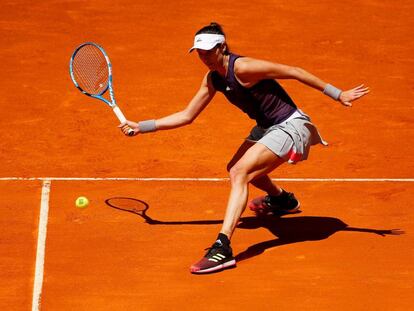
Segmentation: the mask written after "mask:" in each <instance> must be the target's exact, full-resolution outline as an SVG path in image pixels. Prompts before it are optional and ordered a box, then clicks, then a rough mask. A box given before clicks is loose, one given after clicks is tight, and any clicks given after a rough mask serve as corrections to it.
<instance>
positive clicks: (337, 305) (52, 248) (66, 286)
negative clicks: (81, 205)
mask: <svg viewBox="0 0 414 311" xmlns="http://www.w3.org/2000/svg"><path fill="white" fill-rule="evenodd" d="M413 8H414V5H413V3H412V1H406V0H403V1H398V3H396V2H394V1H390V0H387V1H375V0H367V1H342V2H335V3H333V2H327V1H305V0H293V1H289V2H285V1H245V0H242V1H237V3H236V2H234V3H233V2H223V1H204V2H194V1H170V2H168V1H158V0H155V1H154V0H153V1H147V0H144V1H131V0H121V1H105V0H102V1H93V0H92V1H50V0H46V1H34V2H33V1H23V0H22V1H15V0H8V1H2V2H1V4H0V9H1V10H0V44H1V49H0V59H1V61H0V74H1V75H0V77H1V78H0V79H1V81H0V93H1V97H0V111H1V114H0V118H1V122H0V132H1V133H2V134H1V135H2V139H1V142H0V163H1V167H0V177H103V178H105V177H226V170H225V167H226V163H227V161H228V160H229V159H230V158H231V156H232V154H233V152H234V151H235V150H236V149H237V147H238V145H239V144H240V143H241V142H242V140H243V138H244V137H245V136H246V135H247V134H248V132H249V130H250V128H251V127H252V126H253V122H252V121H251V120H249V119H248V118H247V117H246V116H244V115H243V114H242V113H241V112H239V111H238V110H237V109H236V108H234V107H233V106H231V105H230V104H228V103H227V102H226V101H225V100H224V98H223V96H221V95H220V94H218V95H217V96H216V98H215V99H214V100H213V102H212V103H211V104H210V105H209V107H207V109H206V110H205V111H204V112H203V113H202V114H201V115H200V116H199V118H198V119H197V120H196V121H195V122H194V123H193V124H192V125H191V126H187V127H185V128H181V129H176V130H171V131H165V132H157V133H154V134H148V135H142V136H138V137H134V138H127V137H124V136H123V135H122V134H121V132H120V131H119V130H118V129H117V128H116V126H117V125H118V124H117V120H116V118H115V116H114V115H113V113H112V112H111V111H110V110H109V109H108V108H107V107H106V106H105V105H104V104H103V103H101V102H99V101H96V100H92V99H90V98H88V97H86V96H84V95H82V94H81V93H79V92H78V91H77V90H76V88H75V87H74V86H73V84H72V82H71V80H70V78H69V74H68V63H69V57H70V55H71V53H72V51H73V49H74V48H75V47H76V46H77V45H78V44H80V43H82V42H84V41H95V42H97V43H99V44H101V45H102V46H104V47H105V49H106V50H107V52H108V54H109V56H110V58H111V60H112V63H113V70H114V87H115V95H116V97H117V100H118V103H119V106H120V107H121V109H122V110H123V112H124V113H125V115H126V116H127V117H128V118H130V119H133V120H142V119H148V118H158V117H162V116H164V115H167V114H170V113H173V112H176V111H179V110H180V109H182V108H184V107H185V106H186V104H187V103H188V101H189V100H190V99H191V98H192V96H193V95H194V94H195V92H196V90H197V89H198V86H199V84H200V82H201V79H202V76H203V74H204V73H205V71H206V69H205V68H204V67H203V65H202V64H201V62H200V61H199V60H198V58H197V55H196V54H190V55H189V54H187V50H188V48H189V47H191V45H192V39H193V35H194V33H195V31H196V30H198V29H199V28H200V27H202V26H204V25H205V24H208V23H209V22H210V21H213V20H214V21H217V22H219V23H221V24H223V26H224V27H225V31H226V32H227V37H228V42H229V45H230V48H231V49H232V50H233V51H234V52H237V53H239V54H242V55H248V56H252V57H257V58H263V59H268V60H272V61H276V62H280V63H285V64H289V65H296V66H300V67H302V68H304V69H306V70H308V71H310V72H312V73H314V74H315V75H317V76H319V77H321V78H322V79H323V80H325V81H328V82H330V83H332V84H334V85H336V86H338V87H340V88H343V89H347V88H351V87H354V86H356V85H358V84H360V83H365V84H366V85H368V86H369V87H370V88H371V93H370V94H369V95H368V96H367V97H365V98H363V99H361V100H360V101H358V102H355V104H354V107H353V108H351V109H346V108H344V107H342V106H340V105H339V104H338V103H335V102H333V101H332V100H330V99H329V98H327V97H326V96H323V95H321V94H320V92H317V91H315V90H313V89H311V88H309V87H306V86H304V85H302V84H300V83H298V82H296V81H280V82H281V83H282V85H283V86H284V87H285V88H286V90H287V91H288V92H289V94H291V96H292V97H293V99H294V101H295V102H296V103H297V104H298V106H299V107H300V108H301V109H302V110H304V111H305V112H306V113H308V114H309V115H310V116H311V117H312V120H313V121H314V123H315V124H316V125H317V126H318V127H319V129H320V131H321V133H322V135H323V137H324V138H325V139H326V140H327V141H328V142H329V143H330V146H329V147H327V148H324V147H321V146H316V147H314V148H313V149H312V151H311V154H310V158H309V160H308V161H306V162H304V163H300V164H298V165H296V166H292V165H284V166H282V167H281V168H280V169H278V170H277V171H276V172H274V173H272V177H275V178H277V177H280V178H310V177H313V178H413V175H414V174H413V173H414V162H413V160H412V154H413V152H414V147H413V146H414V141H413V135H414V128H413V121H414V120H413V102H412V98H413V95H414V88H413V85H414V83H413V82H414V81H413V79H412V73H413V72H414V63H413V59H412V55H413V51H414V49H413V47H414V43H413V40H411V38H412V29H413V28H414V27H413V26H414V25H413V19H412V16H413V13H414V12H413ZM41 186H42V184H41V182H40V181H28V180H25V181H6V180H1V181H0V199H1V200H0V208H1V211H0V231H1V236H0V242H1V243H0V276H1V278H0V279H1V283H0V310H29V309H30V308H31V301H32V287H33V278H34V271H35V255H36V243H37V233H38V217H39V206H40V194H41ZM281 186H283V187H285V188H286V189H287V190H289V191H293V192H295V193H296V195H297V196H298V197H299V198H300V200H301V202H302V207H303V212H302V213H301V214H296V215H291V216H285V217H282V218H269V219H264V220H258V219H256V218H254V217H253V214H251V213H250V212H249V211H246V213H245V214H244V215H243V218H242V221H241V223H240V225H239V228H238V229H237V230H236V233H235V235H234V237H233V240H232V246H233V250H234V254H235V255H237V259H238V266H237V268H235V269H231V270H227V271H224V272H221V273H217V274H210V275H205V276H195V275H191V274H190V273H189V271H188V268H189V266H190V265H191V264H192V263H193V262H195V261H197V260H198V259H200V257H201V256H202V255H203V254H204V252H203V249H204V248H205V247H208V246H210V244H211V243H212V242H213V240H214V238H215V236H216V234H217V232H218V231H219V229H220V221H221V219H222V217H223V215H224V209H225V204H226V200H227V195H228V191H229V188H230V186H229V184H228V182H226V181H222V182H179V181H176V182H171V181H170V182H161V181H155V182H149V181H93V182H87V181H52V185H51V193H50V210H49V223H48V228H47V229H48V232H47V240H46V258H45V266H44V268H45V270H44V283H43V290H42V299H41V309H42V310H178V309H179V310H212V309H213V310H254V309H257V310H364V311H365V310H375V311H377V310H409V309H410V308H412V301H413V298H414V297H413V294H412V293H413V285H414V281H413V280H414V272H413V268H414V258H413V252H412V245H414V244H413V243H414V240H413V237H412V235H411V233H412V231H413V230H414V221H413V219H414V212H413V209H412V208H411V205H412V204H411V202H412V200H413V191H414V185H413V183H410V182H387V183H384V182H364V183H361V182H354V183H351V182H346V183H344V182H326V183H320V182H319V183H311V182H298V183H294V182H283V183H281ZM260 194H261V193H260V192H258V191H257V190H254V189H252V191H251V197H254V196H257V195H260ZM80 195H85V196H87V197H89V199H90V200H91V204H90V206H89V207H88V208H87V209H84V210H80V209H77V208H75V207H74V200H75V199H76V197H78V196H80ZM117 196H125V197H130V198H135V199H140V200H143V201H145V202H147V203H148V204H149V206H150V208H149V210H148V212H147V214H148V215H149V216H150V217H151V218H152V219H154V220H158V221H159V222H160V223H158V224H148V223H145V222H144V219H143V218H142V217H140V216H138V215H135V214H131V213H127V212H122V211H120V210H116V209H113V208H111V207H109V206H107V205H106V204H105V200H106V199H108V198H111V197H117ZM391 229H401V230H404V231H405V232H406V234H403V235H390V234H388V233H390V231H387V230H391ZM379 234H384V235H385V237H382V236H381V235H379Z"/></svg>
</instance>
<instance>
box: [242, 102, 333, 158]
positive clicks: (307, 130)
mask: <svg viewBox="0 0 414 311" xmlns="http://www.w3.org/2000/svg"><path fill="white" fill-rule="evenodd" d="M246 140H249V141H253V142H257V143H260V144H263V145H265V146H266V147H267V148H269V149H270V150H271V151H272V152H273V153H275V154H276V155H277V156H279V157H280V158H282V159H283V160H285V161H287V162H288V163H291V164H294V163H297V162H299V161H303V160H306V159H307V158H308V155H309V150H310V147H311V146H312V145H316V144H323V145H325V146H327V145H328V143H327V142H325V141H324V140H323V139H322V137H321V135H320V134H319V132H318V129H317V128H316V126H315V125H314V124H313V123H312V122H311V120H310V118H309V116H307V115H306V114H305V113H303V112H302V111H300V110H299V109H298V110H297V111H296V112H295V113H294V114H292V115H291V116H290V117H289V118H288V119H287V120H286V121H283V122H282V123H279V124H276V125H273V126H271V127H269V128H267V129H264V128H262V127H259V126H255V127H253V129H252V130H251V132H250V135H249V136H248V137H247V138H246Z"/></svg>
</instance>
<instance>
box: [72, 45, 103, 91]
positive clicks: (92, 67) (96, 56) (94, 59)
mask: <svg viewBox="0 0 414 311" xmlns="http://www.w3.org/2000/svg"><path fill="white" fill-rule="evenodd" d="M73 73H74V77H75V80H76V82H77V83H78V85H79V87H80V88H81V89H82V90H84V91H85V92H87V93H89V94H92V95H100V94H102V93H103V92H104V91H105V90H106V89H107V87H108V79H109V69H108V64H107V62H106V58H105V56H104V54H103V53H102V52H101V51H100V50H99V49H98V48H97V47H95V46H93V45H85V46H83V47H82V48H81V49H80V50H79V51H78V53H77V54H76V55H75V58H74V60H73Z"/></svg>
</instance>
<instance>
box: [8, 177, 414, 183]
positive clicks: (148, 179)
mask: <svg viewBox="0 0 414 311" xmlns="http://www.w3.org/2000/svg"><path fill="white" fill-rule="evenodd" d="M12 180H40V181H211V182H221V181H229V178H226V177H224V178H208V177H206V178H204V177H202V178H191V177H189V178H175V177H159V178H157V177H0V181H12ZM272 180H274V181H286V182H414V178H272Z"/></svg>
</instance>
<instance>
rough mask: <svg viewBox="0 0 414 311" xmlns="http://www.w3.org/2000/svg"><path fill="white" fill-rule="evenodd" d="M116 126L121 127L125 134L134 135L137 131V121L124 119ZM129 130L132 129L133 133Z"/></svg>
mask: <svg viewBox="0 0 414 311" xmlns="http://www.w3.org/2000/svg"><path fill="white" fill-rule="evenodd" d="M118 127H119V128H120V129H121V131H122V133H124V135H125V136H135V135H137V134H138V133H139V126H138V123H136V122H133V121H129V120H126V121H125V122H123V123H121V124H120V125H118ZM130 130H133V134H132V135H131V134H130Z"/></svg>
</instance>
